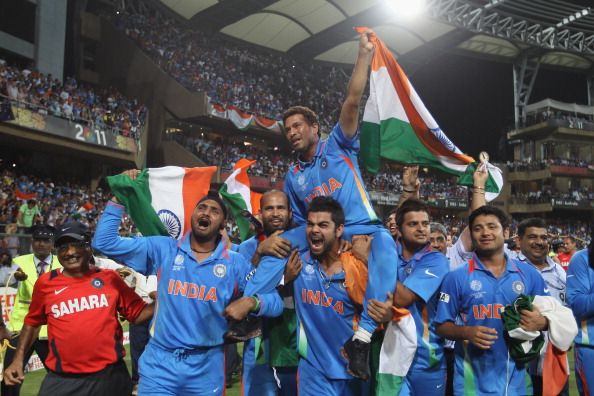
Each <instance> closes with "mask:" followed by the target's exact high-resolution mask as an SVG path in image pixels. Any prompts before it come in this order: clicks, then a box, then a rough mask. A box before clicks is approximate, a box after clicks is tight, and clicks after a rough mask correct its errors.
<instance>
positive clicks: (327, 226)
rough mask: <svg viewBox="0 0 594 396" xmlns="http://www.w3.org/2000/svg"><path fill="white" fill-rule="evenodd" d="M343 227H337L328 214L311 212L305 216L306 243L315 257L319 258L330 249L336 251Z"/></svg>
mask: <svg viewBox="0 0 594 396" xmlns="http://www.w3.org/2000/svg"><path fill="white" fill-rule="evenodd" d="M343 229H344V225H342V224H341V225H339V226H338V227H337V226H336V224H335V223H334V221H332V215H331V214H330V213H329V212H311V213H309V214H308V215H307V227H306V233H307V242H308V244H309V250H310V251H311V254H312V255H313V256H315V257H321V256H323V255H324V254H326V253H328V252H330V251H331V250H332V249H335V250H336V251H338V246H339V242H340V237H341V236H342V232H343Z"/></svg>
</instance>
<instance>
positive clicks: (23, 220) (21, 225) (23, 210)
mask: <svg viewBox="0 0 594 396" xmlns="http://www.w3.org/2000/svg"><path fill="white" fill-rule="evenodd" d="M40 216H41V212H40V210H39V206H37V201H35V200H34V199H29V200H28V201H27V203H24V204H22V205H21V207H20V208H19V213H18V215H17V219H16V220H17V226H18V229H19V232H20V233H27V234H29V233H31V227H33V225H34V224H35V223H36V222H37V221H39V220H41V219H40Z"/></svg>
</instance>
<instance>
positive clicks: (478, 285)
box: [470, 279, 483, 291]
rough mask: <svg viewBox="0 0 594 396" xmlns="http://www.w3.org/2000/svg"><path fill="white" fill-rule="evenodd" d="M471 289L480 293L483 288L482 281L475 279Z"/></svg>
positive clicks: (471, 283)
mask: <svg viewBox="0 0 594 396" xmlns="http://www.w3.org/2000/svg"><path fill="white" fill-rule="evenodd" d="M470 288H471V289H472V290H474V291H479V290H481V289H482V288H483V284H482V283H481V281H480V280H476V279H475V280H473V281H472V282H470Z"/></svg>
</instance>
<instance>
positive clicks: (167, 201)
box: [149, 166, 186, 235]
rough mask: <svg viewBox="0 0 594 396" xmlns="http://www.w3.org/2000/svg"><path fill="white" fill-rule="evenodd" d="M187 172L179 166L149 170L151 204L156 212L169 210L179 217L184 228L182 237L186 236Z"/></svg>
mask: <svg viewBox="0 0 594 396" xmlns="http://www.w3.org/2000/svg"><path fill="white" fill-rule="evenodd" d="M185 174H186V172H185V169H184V168H181V167H178V166H165V167H163V168H149V189H150V191H151V199H152V201H151V204H152V205H153V208H154V209H155V212H156V213H157V214H159V211H160V210H164V209H165V210H169V211H171V212H173V213H174V214H175V215H176V216H178V217H179V221H180V224H181V227H182V230H181V233H180V235H184V233H185V230H184V229H183V227H184V217H185V216H184V201H183V185H184V183H183V180H184V176H185Z"/></svg>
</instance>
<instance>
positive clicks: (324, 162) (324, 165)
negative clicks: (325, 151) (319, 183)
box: [320, 158, 328, 169]
mask: <svg viewBox="0 0 594 396" xmlns="http://www.w3.org/2000/svg"><path fill="white" fill-rule="evenodd" d="M320 166H321V167H322V169H326V168H327V167H328V161H326V158H324V159H323V160H322V163H321V164H320Z"/></svg>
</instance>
